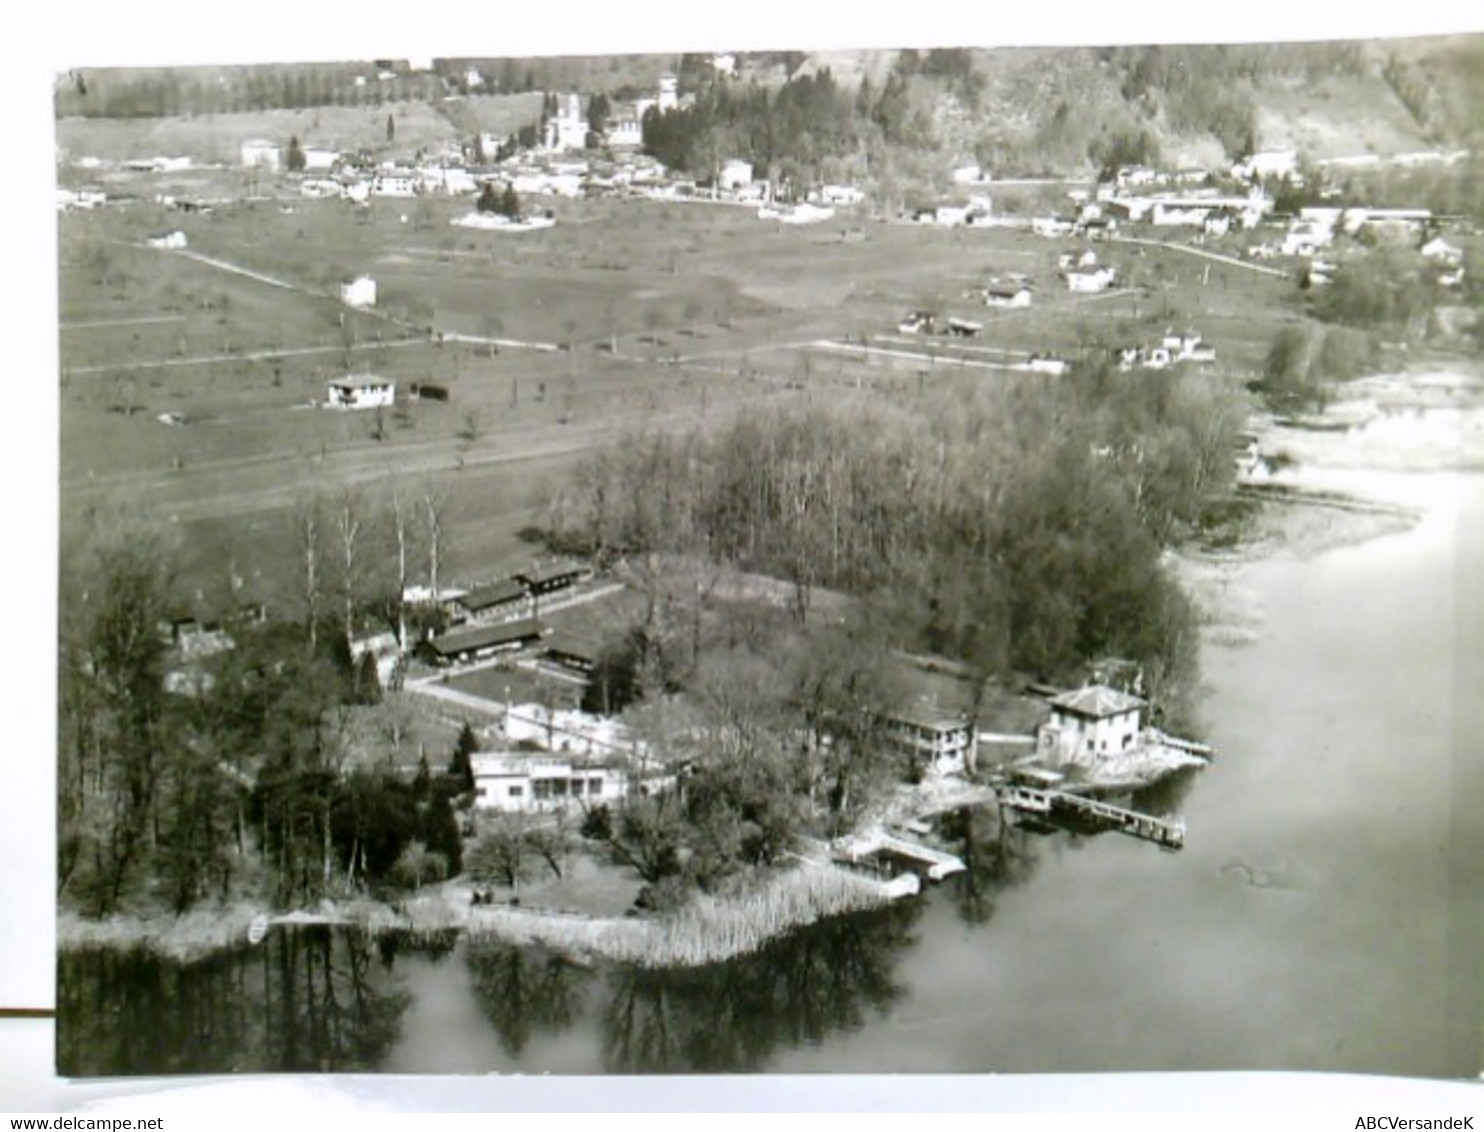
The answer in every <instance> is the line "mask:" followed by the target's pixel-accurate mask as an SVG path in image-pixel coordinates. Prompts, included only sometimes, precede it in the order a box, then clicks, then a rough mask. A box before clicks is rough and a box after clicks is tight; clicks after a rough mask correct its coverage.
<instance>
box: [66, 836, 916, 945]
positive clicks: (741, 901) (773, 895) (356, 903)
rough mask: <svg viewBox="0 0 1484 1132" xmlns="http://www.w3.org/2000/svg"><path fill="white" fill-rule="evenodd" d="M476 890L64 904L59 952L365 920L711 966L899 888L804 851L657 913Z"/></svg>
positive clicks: (456, 886)
mask: <svg viewBox="0 0 1484 1132" xmlns="http://www.w3.org/2000/svg"><path fill="white" fill-rule="evenodd" d="M471 893H472V887H471V886H470V885H469V884H468V883H467V882H465V881H462V880H457V879H456V880H452V881H448V882H445V883H444V884H443V885H439V886H437V887H436V888H435V889H431V890H424V891H423V892H421V893H417V894H414V895H412V896H409V897H408V898H407V899H406V900H404V901H401V902H400V903H399V907H394V906H393V905H391V904H387V903H383V902H381V901H375V900H369V899H361V900H346V901H335V900H325V901H322V902H321V903H320V904H319V905H317V906H316V907H315V908H314V909H312V910H308V909H298V910H291V911H286V912H273V911H271V910H270V909H268V908H266V907H263V906H260V905H255V904H253V903H251V902H249V901H236V902H234V903H232V904H229V905H226V906H224V907H221V908H196V909H192V910H191V911H189V912H186V913H184V914H183V915H180V916H173V915H171V914H169V913H164V914H161V915H158V916H138V915H115V916H111V917H109V918H107V919H104V920H90V919H88V918H86V917H84V916H82V915H80V914H78V913H77V912H75V911H72V910H70V909H58V912H57V952H58V954H59V955H61V954H67V953H72V952H86V951H93V950H114V951H119V952H129V951H136V950H137V951H143V952H145V953H147V954H149V955H151V956H154V957H156V958H160V959H166V960H171V961H174V962H177V963H182V964H190V963H197V962H201V961H204V960H208V959H211V958H214V957H216V956H218V955H223V954H229V953H231V952H234V951H238V950H244V949H247V948H250V947H253V946H256V945H254V944H253V943H251V942H250V940H249V935H248V932H249V929H250V928H251V927H252V926H253V924H254V921H259V920H262V919H264V918H266V919H267V920H268V922H269V924H270V925H271V926H270V927H269V929H268V930H269V932H271V931H272V930H273V928H274V927H278V926H285V927H300V926H330V927H342V928H354V929H358V930H360V931H363V932H366V933H368V934H370V935H372V936H378V937H379V936H383V935H392V934H396V933H403V932H405V933H411V934H414V935H419V934H429V935H431V934H437V933H443V932H457V933H460V934H463V935H464V936H465V937H466V938H467V939H469V940H481V939H498V940H500V941H502V942H505V943H509V944H514V945H516V946H525V945H529V944H541V945H544V946H547V947H551V948H553V949H555V950H557V951H560V952H561V953H562V954H563V955H565V956H566V957H567V958H569V959H571V960H573V961H574V962H579V963H581V962H589V961H592V960H597V959H604V960H609V961H614V962H621V963H634V964H637V965H639V966H641V967H673V966H699V965H703V964H706V963H714V962H719V961H722V960H727V959H733V958H737V957H739V956H742V955H745V954H749V953H751V952H754V951H757V950H759V949H760V948H762V947H764V946H766V945H767V944H768V943H770V942H772V941H773V940H774V939H776V938H778V937H780V936H782V935H784V934H785V933H787V932H789V931H792V930H794V929H797V928H802V927H808V926H809V925H811V924H815V923H818V922H820V921H821V920H824V919H826V918H828V917H831V916H838V915H842V914H846V913H851V912H861V911H867V910H870V909H872V908H879V907H883V906H884V905H886V904H888V903H890V902H891V901H892V900H894V899H895V898H896V894H895V893H894V892H893V891H892V890H891V889H890V888H889V887H888V885H887V884H886V883H884V882H882V881H877V880H873V879H871V878H869V877H866V876H862V875H860V874H857V873H853V872H850V871H848V870H846V869H843V868H841V867H839V866H836V865H833V864H826V863H822V862H816V861H810V860H805V859H802V858H800V859H799V860H798V861H797V862H796V863H795V864H793V865H791V866H789V867H786V868H782V869H778V870H774V871H772V872H770V873H769V874H767V875H766V876H764V877H762V878H760V879H759V880H758V882H757V883H754V884H750V885H749V886H748V887H747V888H746V889H745V890H743V891H741V892H738V893H734V894H728V895H724V896H716V895H710V894H705V893H699V894H697V895H696V896H695V898H693V899H692V900H691V901H690V902H688V903H687V904H686V905H685V906H684V907H683V908H680V909H678V910H677V911H675V912H673V913H669V914H666V915H662V916H655V917H640V916H633V917H629V916H624V917H616V916H609V917H604V916H592V915H588V914H585V913H578V912H566V911H560V910H554V909H541V910H537V909H528V908H521V907H518V906H513V905H495V906H484V905H481V906H477V907H476V906H474V905H473V902H472V900H471Z"/></svg>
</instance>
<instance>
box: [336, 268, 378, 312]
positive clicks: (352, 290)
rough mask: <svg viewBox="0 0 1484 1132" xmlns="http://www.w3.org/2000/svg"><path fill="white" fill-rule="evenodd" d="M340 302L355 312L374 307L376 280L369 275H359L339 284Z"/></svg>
mask: <svg viewBox="0 0 1484 1132" xmlns="http://www.w3.org/2000/svg"><path fill="white" fill-rule="evenodd" d="M340 301H341V302H342V303H344V304H345V305H346V306H348V307H354V308H355V309H356V310H365V309H367V308H368V307H374V306H375V305H376V280H375V279H372V278H371V276H369V275H359V276H357V277H356V278H354V279H352V280H350V281H349V282H346V283H342V284H340Z"/></svg>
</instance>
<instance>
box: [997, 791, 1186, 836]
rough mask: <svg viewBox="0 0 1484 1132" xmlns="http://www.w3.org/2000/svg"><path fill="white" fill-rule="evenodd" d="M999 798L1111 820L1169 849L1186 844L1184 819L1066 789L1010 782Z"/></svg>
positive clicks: (1035, 809)
mask: <svg viewBox="0 0 1484 1132" xmlns="http://www.w3.org/2000/svg"><path fill="white" fill-rule="evenodd" d="M1000 802H1001V804H1002V805H1006V806H1009V807H1011V808H1012V809H1016V810H1022V811H1025V812H1027V813H1033V814H1050V813H1052V812H1053V811H1055V810H1070V811H1072V812H1073V813H1075V814H1077V815H1079V816H1081V817H1087V818H1093V819H1095V820H1097V821H1102V822H1106V823H1108V824H1109V825H1110V826H1111V827H1112V828H1114V829H1116V830H1118V832H1119V833H1126V834H1128V835H1129V836H1130V837H1137V838H1140V839H1141V840H1143V841H1152V842H1154V844H1156V845H1160V846H1163V847H1164V848H1166V849H1179V848H1182V847H1183V846H1184V845H1185V822H1184V821H1180V820H1176V821H1167V820H1165V819H1164V818H1157V817H1154V816H1152V815H1150V814H1141V813H1139V812H1138V811H1136V810H1126V809H1124V808H1123V807H1122V806H1115V805H1112V804H1111V803H1109V802H1100V801H1098V799H1096V798H1087V797H1084V796H1083V795H1081V794H1068V793H1067V792H1066V791H1064V790H1037V789H1035V788H1034V787H1030V786H1019V785H1014V784H1012V785H1008V786H1004V787H1002V788H1001V789H1000Z"/></svg>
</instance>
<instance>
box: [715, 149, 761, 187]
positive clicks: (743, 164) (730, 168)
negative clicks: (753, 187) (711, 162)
mask: <svg viewBox="0 0 1484 1132" xmlns="http://www.w3.org/2000/svg"><path fill="white" fill-rule="evenodd" d="M750 184H752V162H750V161H743V160H741V159H740V158H735V157H734V158H732V159H731V160H729V161H727V162H725V163H724V164H723V165H722V167H721V172H720V173H719V174H718V175H717V179H716V187H717V188H719V189H720V190H721V191H722V192H730V191H732V190H733V189H740V188H743V187H744V186H746V185H750Z"/></svg>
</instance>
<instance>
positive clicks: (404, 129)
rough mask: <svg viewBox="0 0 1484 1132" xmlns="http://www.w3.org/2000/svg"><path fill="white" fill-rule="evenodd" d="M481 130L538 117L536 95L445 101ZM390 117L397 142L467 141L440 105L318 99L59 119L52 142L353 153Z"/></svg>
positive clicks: (81, 151) (427, 145) (125, 148)
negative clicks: (314, 103) (298, 146)
mask: <svg viewBox="0 0 1484 1132" xmlns="http://www.w3.org/2000/svg"><path fill="white" fill-rule="evenodd" d="M448 107H449V109H453V108H455V107H468V108H469V109H468V110H467V111H465V112H467V113H470V114H472V116H473V120H474V121H476V122H477V124H478V125H479V126H480V127H481V128H483V129H484V130H485V131H487V132H490V133H494V134H497V135H504V134H508V133H510V132H512V131H514V130H517V129H519V128H520V127H521V126H528V125H532V124H534V123H536V122H538V121H539V120H540V117H541V95H540V94H539V93H538V94H516V95H508V96H505V95H492V96H485V97H481V98H476V99H467V100H465V101H464V102H463V103H450V104H448ZM387 115H391V116H392V117H393V119H394V121H395V130H396V139H395V140H396V144H397V146H398V147H399V148H400V149H403V150H410V149H413V148H420V149H426V150H435V149H440V148H441V147H442V146H444V145H446V144H449V143H457V142H467V141H468V140H469V137H468V136H467V134H465V133H464V132H463V131H461V130H460V129H459V128H458V127H457V126H456V125H455V122H454V121H452V120H451V117H455V116H456V114H455V115H450V114H449V113H446V112H445V111H444V109H443V104H435V103H427V102H389V103H386V104H384V105H381V106H370V105H367V106H358V107H349V106H320V107H314V108H311V109H305V110H260V111H253V112H245V113H240V114H198V115H194V116H191V117H176V118H128V119H119V118H64V119H62V120H60V121H59V122H58V123H57V144H58V145H59V146H60V147H62V148H63V149H64V150H66V151H67V152H68V153H69V154H71V155H72V156H73V157H85V156H86V157H100V158H104V159H105V160H115V161H127V160H131V159H143V158H150V157H160V156H165V157H193V158H195V159H196V160H197V161H202V162H222V163H225V164H229V165H236V164H238V163H239V161H240V160H241V156H242V143H243V142H245V141H251V140H253V139H256V138H263V139H266V140H268V141H272V142H277V143H278V144H280V145H282V146H284V147H287V145H288V142H289V138H291V137H297V138H298V139H299V141H300V143H302V144H303V145H304V146H305V147H306V148H324V149H332V150H336V151H338V152H342V153H353V152H355V151H357V150H361V149H369V150H371V151H372V152H378V151H380V150H381V149H383V148H384V147H385V146H386V144H387V137H386V120H387Z"/></svg>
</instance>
